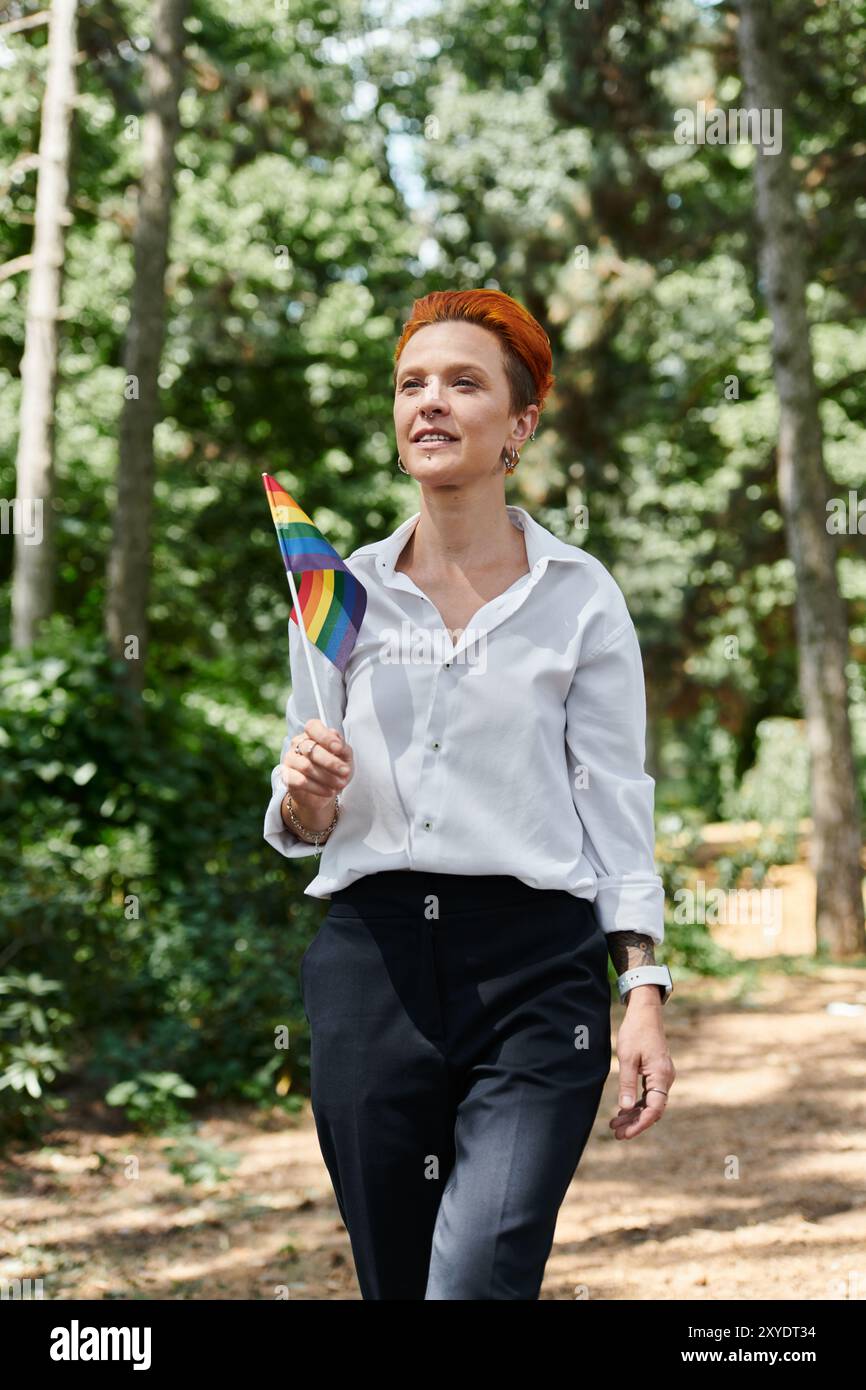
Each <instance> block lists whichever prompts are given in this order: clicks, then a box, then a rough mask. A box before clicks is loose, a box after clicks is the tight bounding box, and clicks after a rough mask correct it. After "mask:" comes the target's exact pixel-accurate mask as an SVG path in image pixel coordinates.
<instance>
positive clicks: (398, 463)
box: [397, 454, 409, 473]
mask: <svg viewBox="0 0 866 1390" xmlns="http://www.w3.org/2000/svg"><path fill="white" fill-rule="evenodd" d="M397 467H398V468H399V470H400V472H401V473H408V472H409V469H408V468H404V467H403V460H402V459H401V457H400V455H399V454H398V455H397Z"/></svg>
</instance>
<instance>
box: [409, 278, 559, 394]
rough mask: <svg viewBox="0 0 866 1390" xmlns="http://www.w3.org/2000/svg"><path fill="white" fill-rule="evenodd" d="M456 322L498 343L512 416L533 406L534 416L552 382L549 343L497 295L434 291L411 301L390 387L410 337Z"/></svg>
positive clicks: (511, 302)
mask: <svg viewBox="0 0 866 1390" xmlns="http://www.w3.org/2000/svg"><path fill="white" fill-rule="evenodd" d="M460 319H462V320H463V321H464V322H465V323H477V324H478V326H479V328H486V329H488V330H489V332H491V333H495V334H496V336H497V338H498V339H499V341H500V343H501V345H502V355H503V359H504V366H505V375H506V376H507V377H508V384H509V388H510V391H511V408H512V410H513V411H514V413H515V414H516V415H521V414H522V413H523V411H524V410H525V409H526V407H527V406H528V405H537V406H538V409H539V413H540V412H541V411H542V410H543V409H544V401H545V398H546V396H547V395H548V393H549V392H550V390H551V388H552V386H553V383H554V381H555V380H556V378H555V377H554V375H553V371H552V368H553V354H552V353H551V350H550V339H549V338H548V336H547V334H546V333H545V331H544V329H543V328H542V326H541V324H540V323H539V322H538V320H537V319H534V318H533V317H532V314H530V312H529V310H528V309H524V307H523V305H522V304H518V302H517V300H516V299H512V298H511V296H510V295H508V294H503V292H502V290H434V291H433V292H432V293H431V294H425V295H424V297H423V299H416V300H415V303H414V304H413V305H412V313H411V315H410V317H409V319H408V320H407V321H406V323H404V325H403V332H402V333H401V334H400V339H399V341H398V343H397V347H396V348H395V350H394V383H395V385H396V379H397V362H398V360H399V357H400V353H401V352H402V351H403V349H404V347H405V346H406V344H407V342H408V341H409V339H410V338H411V337H412V335H413V334H414V333H417V332H418V329H419V328H427V327H428V326H429V325H430V324H431V323H448V322H453V321H454V320H460Z"/></svg>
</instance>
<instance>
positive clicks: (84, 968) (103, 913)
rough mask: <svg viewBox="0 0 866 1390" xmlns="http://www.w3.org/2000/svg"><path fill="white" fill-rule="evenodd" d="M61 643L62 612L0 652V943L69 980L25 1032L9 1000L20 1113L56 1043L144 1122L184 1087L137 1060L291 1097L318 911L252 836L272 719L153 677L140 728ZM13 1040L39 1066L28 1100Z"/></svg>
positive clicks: (51, 1063)
mask: <svg viewBox="0 0 866 1390" xmlns="http://www.w3.org/2000/svg"><path fill="white" fill-rule="evenodd" d="M70 646H71V634H70V633H69V631H68V629H67V626H66V624H65V623H63V621H62V620H60V619H57V620H56V621H55V622H54V623H53V624H51V625H50V628H49V630H47V632H46V634H45V636H44V637H43V639H42V640H41V641H40V643H39V645H38V647H37V649H36V651H34V652H33V653H31V654H29V655H26V656H22V655H20V654H13V653H7V654H5V655H3V656H2V657H0V742H2V744H3V747H4V758H3V760H2V763H0V858H2V866H0V869H2V876H3V882H4V892H3V894H2V895H0V940H2V941H3V942H4V943H6V942H8V943H9V944H8V947H7V951H8V952H9V953H10V955H12V956H14V958H15V961H16V965H17V966H19V968H20V970H21V972H22V976H21V977H20V978H23V976H24V974H25V972H27V971H28V970H29V968H30V963H31V962H32V961H37V960H38V962H39V966H40V969H41V971H43V972H44V975H45V976H46V977H47V982H48V984H51V983H52V982H62V1000H63V1006H64V1008H63V1012H62V1014H61V1012H59V1011H54V1010H53V1009H49V1008H47V1007H43V1004H42V1001H41V1000H35V1001H34V1000H31V1003H32V1005H33V1009H34V1010H36V1008H37V1006H38V1008H40V1009H41V1010H42V1012H41V1014H40V1013H39V1012H33V1014H32V1018H31V1023H30V1025H29V1027H30V1032H29V1033H27V1034H25V1035H24V1036H23V1037H19V1036H16V1034H18V1033H20V1028H21V1014H22V1009H21V1001H20V998H18V996H16V1000H17V1007H16V1012H15V1014H14V1015H12V1016H11V1018H10V1022H9V1024H8V1026H7V1027H6V1029H4V1032H3V1039H4V1041H3V1047H4V1052H3V1061H4V1066H7V1065H10V1064H11V1063H12V1062H15V1063H16V1070H15V1071H14V1072H13V1073H12V1075H13V1076H14V1077H15V1078H16V1081H15V1083H14V1084H16V1085H17V1084H18V1082H19V1080H20V1082H21V1084H22V1085H23V1086H24V1088H25V1089H24V1096H25V1099H26V1098H27V1097H28V1096H29V1104H28V1105H27V1106H25V1109H27V1110H32V1109H33V1108H34V1107H38V1105H39V1104H41V1103H42V1102H43V1101H44V1100H45V1097H46V1094H47V1092H46V1086H47V1085H48V1084H50V1083H54V1084H55V1086H56V1077H57V1073H58V1072H59V1071H60V1070H61V1066H60V1063H61V1060H62V1058H61V1056H60V1053H59V1051H58V1049H60V1047H61V1043H62V1044H63V1045H64V1046H65V1047H66V1048H71V1047H72V1046H73V1044H74V1047H75V1051H76V1056H77V1057H80V1059H81V1065H82V1066H83V1068H84V1074H85V1076H86V1077H87V1078H89V1080H90V1081H91V1082H92V1083H93V1084H94V1085H96V1086H98V1087H101V1088H103V1089H106V1088H110V1087H112V1086H114V1085H116V1084H118V1083H124V1084H125V1087H126V1090H125V1091H121V1092H116V1093H115V1094H116V1095H119V1096H125V1097H126V1099H125V1102H124V1103H126V1104H127V1105H128V1107H129V1113H130V1114H131V1115H132V1114H135V1116H136V1117H137V1119H140V1120H141V1121H142V1122H144V1121H147V1120H148V1117H149V1116H150V1115H151V1112H153V1116H154V1117H155V1116H156V1115H161V1116H162V1118H163V1119H165V1118H166V1117H167V1116H169V1115H171V1114H173V1113H174V1111H173V1109H172V1107H173V1106H176V1105H177V1103H178V1102H179V1100H181V1099H189V1097H188V1096H184V1095H183V1094H182V1093H180V1092H178V1091H176V1090H175V1091H172V1090H171V1088H169V1090H168V1091H167V1092H166V1095H165V1097H163V1096H162V1091H161V1089H160V1087H159V1086H156V1085H154V1084H153V1083H148V1082H147V1081H142V1076H143V1074H160V1073H165V1072H176V1073H177V1075H178V1076H179V1077H180V1078H182V1081H183V1083H184V1084H185V1085H186V1084H188V1085H190V1086H192V1087H194V1088H195V1092H196V1093H197V1097H198V1098H199V1099H201V1100H205V1099H213V1098H216V1097H222V1096H232V1095H234V1096H243V1097H244V1098H246V1099H249V1100H253V1101H255V1102H256V1103H259V1104H262V1105H273V1104H281V1105H282V1104H284V1103H285V1101H284V1096H285V1093H286V1090H287V1089H290V1090H293V1091H297V1090H298V1088H299V1087H302V1086H303V1085H305V1084H306V1078H307V1074H308V1058H307V1053H306V1047H305V1046H304V1045H303V1033H304V1029H305V1025H306V1020H305V1019H304V1017H303V1012H302V1009H301V1005H300V999H299V995H298V978H297V967H298V963H299V959H300V956H301V953H302V952H303V949H304V947H305V946H306V944H307V943H308V941H309V939H310V937H311V935H312V933H313V932H314V930H315V926H316V924H317V921H318V917H319V916H320V914H321V905H320V904H318V903H314V902H313V901H312V900H311V899H309V898H306V897H305V896H304V895H303V893H302V891H301V884H302V882H303V880H302V878H301V875H300V874H299V873H298V872H297V870H296V869H294V867H293V866H289V867H288V868H287V866H286V861H284V860H282V859H281V858H280V857H279V856H277V855H275V854H274V852H273V850H272V849H271V848H270V846H268V845H266V844H265V843H264V841H263V840H262V838H261V828H262V820H263V818H264V809H265V806H266V804H267V800H268V799H269V796H270V772H271V768H272V767H273V765H274V763H275V762H276V760H277V756H278V753H279V748H280V745H281V742H282V728H281V721H280V720H277V719H274V720H273V721H272V722H271V723H268V724H267V729H266V730H264V731H263V721H262V718H261V716H260V715H259V717H258V718H256V716H255V714H254V713H253V712H250V713H249V715H248V716H245V714H244V712H243V711H242V710H241V709H239V708H233V707H232V706H231V705H229V704H227V703H226V702H225V701H224V702H223V703H222V705H220V706H219V711H218V712H219V714H220V718H215V717H214V703H213V702H208V703H207V706H206V712H204V711H202V710H200V709H199V708H197V707H196V705H195V704H194V703H192V702H191V703H186V702H183V701H179V700H178V699H177V698H176V697H175V696H174V693H173V691H172V689H171V687H170V685H167V684H166V683H164V682H163V681H162V680H160V678H159V676H158V673H157V675H156V676H155V679H154V683H153V687H152V689H151V691H150V698H149V700H148V701H147V703H146V705H145V712H146V713H145V719H144V721H143V722H142V724H141V725H139V724H137V722H136V721H135V720H134V719H133V718H132V717H131V714H130V713H129V711H128V709H127V707H126V706H125V703H124V700H123V698H122V697H121V696H120V695H119V693H118V690H117V688H116V684H115V674H116V673H115V671H114V669H113V666H112V663H111V662H110V661H109V659H108V658H107V656H106V654H105V652H104V650H103V648H102V646H101V644H99V643H94V644H92V645H86V644H84V643H83V642H82V641H81V640H80V639H79V640H78V642H77V646H76V659H75V661H74V662H73V661H71V660H70V659H69V657H68V655H67V654H68V652H69V650H70ZM271 729H273V732H271V733H270V734H269V736H266V735H267V731H268V730H271ZM230 730H231V731H230ZM302 868H303V866H302ZM53 987H54V989H55V992H59V986H58V985H56V984H54V986H53ZM43 1017H44V1020H45V1022H46V1024H47V1028H48V1032H47V1034H46V1035H44V1036H43V1035H42V1034H40V1033H39V1032H38V1026H39V1021H40V1020H41V1019H42V1018H43ZM33 1020H36V1021H33ZM280 1027H283V1028H285V1029H287V1030H288V1033H289V1037H290V1040H291V1045H290V1047H289V1049H288V1050H286V1051H278V1050H277V1049H276V1048H275V1030H277V1029H278V1028H280ZM7 1039H8V1041H7ZM298 1042H300V1043H301V1045H300V1046H298ZM16 1047H17V1048H19V1049H21V1048H26V1055H27V1057H28V1058H29V1061H30V1065H31V1066H32V1067H37V1068H38V1069H39V1076H40V1080H39V1085H40V1097H39V1099H38V1100H37V1098H36V1096H34V1095H32V1094H31V1093H29V1092H27V1089H26V1081H25V1079H24V1078H26V1077H27V1075H29V1073H27V1072H26V1071H24V1070H22V1068H21V1066H20V1065H18V1064H20V1063H22V1061H23V1060H24V1059H23V1057H22V1056H21V1055H20V1053H19V1052H15V1051H14V1050H12V1049H14V1048H16ZM36 1048H39V1049H42V1050H41V1051H34V1049H36ZM12 1086H13V1082H12V1081H11V1080H10V1081H9V1082H8V1083H7V1090H6V1091H5V1092H4V1091H0V1124H2V1129H0V1134H2V1133H4V1132H5V1133H6V1134H7V1136H8V1135H9V1134H10V1133H12V1132H13V1131H14V1126H13V1125H12V1124H11V1123H10V1121H11V1120H12V1118H13V1117H12V1116H11V1113H10V1107H9V1103H8V1100H7V1099H6V1096H7V1095H8V1093H9V1091H10V1090H11V1088H12ZM130 1086H131V1087H132V1089H131V1090H130ZM127 1091H129V1095H126V1092H127ZM148 1097H150V1099H148ZM161 1107H162V1108H161ZM22 1113H23V1112H22ZM153 1122H155V1119H154V1121H153Z"/></svg>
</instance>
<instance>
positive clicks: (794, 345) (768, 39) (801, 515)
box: [737, 0, 866, 957]
mask: <svg viewBox="0 0 866 1390" xmlns="http://www.w3.org/2000/svg"><path fill="white" fill-rule="evenodd" d="M772 9H773V7H772V5H771V4H770V3H769V0H741V4H740V22H739V25H738V33H737V43H738V47H739V53H740V65H741V68H742V72H743V77H744V80H745V86H746V101H747V105H748V106H749V107H750V108H751V109H756V110H759V111H764V110H769V111H771V112H773V111H781V112H782V113H783V114H782V146H781V149H780V151H779V153H777V154H765V153H764V151H763V149H762V148H761V147H760V146H758V149H757V151H756V159H755V181H756V194H757V218H758V223H759V237H760V243H759V250H760V266H761V273H762V277H763V281H764V290H765V293H766V296H767V301H768V305H769V310H770V315H771V318H772V324H773V362H774V372H775V379H776V390H777V392H778V396H779V440H778V450H777V467H778V486H779V497H780V500H781V506H782V513H783V516H784V522H785V534H786V538H787V544H788V553H789V554H790V556H791V559H792V561H793V564H794V573H795V578H796V585H797V596H796V620H797V637H798V648H799V653H798V654H799V676H800V692H801V697H802V701H803V712H804V714H805V716H806V725H807V732H808V741H809V754H810V765H811V796H812V818H813V824H814V831H813V835H812V844H811V859H812V868H813V870H814V872H815V877H816V880H817V895H818V896H817V923H816V926H817V939H818V943H819V946H824V947H826V948H827V949H828V950H829V951H830V952H831V954H832V955H833V956H835V957H844V956H848V955H854V954H857V953H860V952H862V951H863V950H864V949H866V936H864V927H863V890H862V878H863V871H862V868H861V865H860V852H861V823H860V816H861V809H860V797H859V792H858V787H857V778H856V772H855V766H854V756H853V749H852V740H851V724H850V719H849V714H848V686H847V681H846V677H845V667H846V664H847V661H848V624H847V614H846V609H845V604H844V602H843V600H842V597H841V595H840V593H839V587H838V584H837V581H836V552H835V542H834V539H833V537H832V536H831V535H830V534H829V532H828V530H827V511H826V502H827V499H828V498H829V497H830V496H831V495H832V493H831V488H830V484H829V480H828V478H827V473H826V470H825V467H824V457H823V441H822V433H821V420H820V415H819V409H818V394H817V391H816V389H815V376H814V371H813V366H812V353H811V344H810V340H809V321H808V315H807V310H806V246H805V237H804V234H803V228H802V225H801V222H800V218H799V215H798V211H797V185H796V181H795V178H794V175H793V172H792V169H791V164H790V151H789V149H788V147H787V144H786V137H787V130H786V127H785V121H786V118H787V110H786V103H785V98H784V93H785V83H784V76H783V74H784V67H783V59H782V57H781V54H780V52H779V49H778V46H777V41H776V33H777V28H776V24H777V22H778V7H777V8H776V23H774V18H773V13H772ZM776 121H778V117H776Z"/></svg>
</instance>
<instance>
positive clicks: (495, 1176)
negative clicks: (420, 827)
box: [301, 870, 611, 1299]
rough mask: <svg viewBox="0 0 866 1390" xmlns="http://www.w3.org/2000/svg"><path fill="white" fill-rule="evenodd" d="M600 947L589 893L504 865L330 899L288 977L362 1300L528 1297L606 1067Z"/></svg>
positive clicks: (606, 1003) (407, 875) (356, 887)
mask: <svg viewBox="0 0 866 1390" xmlns="http://www.w3.org/2000/svg"><path fill="white" fill-rule="evenodd" d="M437 913H438V915H436V914H437ZM607 958H608V953H607V940H606V937H605V934H604V932H603V931H602V929H601V927H600V926H599V925H598V923H597V920H596V917H595V912H594V910H593V907H592V904H591V903H590V902H588V901H587V900H586V899H583V898H576V897H574V895H573V894H570V893H566V892H564V891H558V890H541V889H536V888H530V887H529V886H528V885H527V884H524V883H523V882H522V881H521V880H519V879H516V878H511V877H507V876H497V875H480V876H477V877H474V876H467V875H463V874H430V873H423V872H413V871H409V870H398V871H391V872H386V873H379V874H372V875H368V876H366V877H364V878H361V879H358V880H357V881H356V882H355V883H353V884H352V885H350V887H349V888H346V889H342V890H340V891H338V892H335V893H334V894H333V896H332V898H331V902H330V908H329V911H328V913H327V916H326V917H325V919H324V921H323V922H322V925H321V926H320V928H319V931H318V933H317V935H316V936H315V937H314V938H313V942H312V944H311V945H310V947H309V948H308V950H307V952H306V954H305V956H304V959H303V961H302V963H301V989H302V995H303V1000H304V1009H305V1012H306V1016H307V1019H308V1021H309V1024H310V1036H311V1070H312V1081H311V1085H312V1106H313V1114H314V1116H315V1121H316V1130H317V1133H318V1138H319V1144H320V1147H321V1150H322V1156H323V1158H324V1160H325V1163H326V1165H327V1168H328V1172H329V1174H330V1176H331V1181H332V1183H333V1185H334V1192H335V1194H336V1197H337V1203H338V1205H339V1208H340V1213H341V1215H342V1218H343V1221H344V1222H345V1224H346V1227H347V1229H348V1232H349V1238H350V1240H351V1244H352V1253H353V1256H354V1260H355V1267H356V1270H357V1274H358V1282H359V1284H360V1288H361V1294H362V1297H363V1298H365V1299H392V1298H399V1299H497V1298H505V1299H536V1298H538V1294H539V1289H540V1287H541V1281H542V1277H543V1275H544V1266H545V1263H546V1261H547V1257H548V1255H549V1253H550V1249H551V1245H552V1244H553V1235H554V1230H555V1226H556V1217H557V1212H558V1210H559V1207H560V1205H561V1203H562V1200H563V1198H564V1196H565V1193H566V1191H567V1189H568V1185H569V1183H570V1182H571V1179H572V1177H573V1176H574V1171H575V1168H576V1167H577V1164H578V1162H579V1160H580V1156H581V1154H582V1153H583V1150H584V1147H585V1145H586V1141H587V1139H588V1137H589V1134H590V1131H591V1129H592V1125H593V1121H594V1120H595V1117H596V1114H597V1112H598V1107H599V1104H600V1101H601V1094H602V1090H603V1087H604V1083H605V1080H606V1078H607V1075H608V1073H609V1071H610V1063H611V1041H610V986H609V984H608V976H607Z"/></svg>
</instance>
